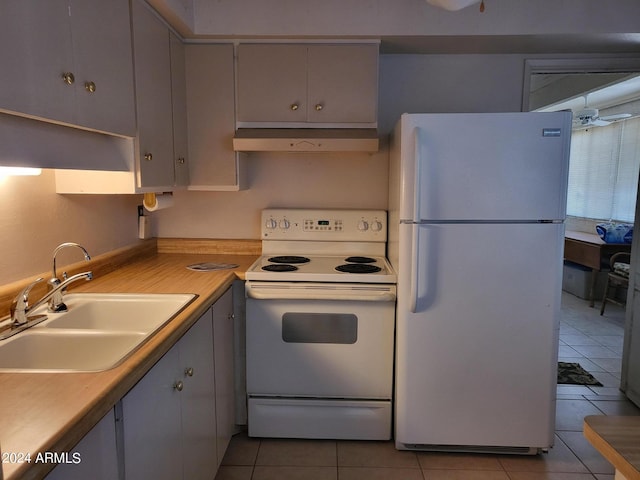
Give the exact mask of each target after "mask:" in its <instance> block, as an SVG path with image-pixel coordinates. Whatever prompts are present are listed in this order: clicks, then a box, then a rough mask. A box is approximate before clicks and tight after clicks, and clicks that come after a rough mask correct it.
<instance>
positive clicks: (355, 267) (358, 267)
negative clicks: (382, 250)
mask: <svg viewBox="0 0 640 480" xmlns="http://www.w3.org/2000/svg"><path fill="white" fill-rule="evenodd" d="M336 270H338V271H339V272H344V273H377V272H379V271H381V270H382V269H381V268H380V267H377V266H375V265H370V264H368V263H347V264H345V265H338V266H337V267H336Z"/></svg>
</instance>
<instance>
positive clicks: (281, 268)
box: [262, 263, 298, 272]
mask: <svg viewBox="0 0 640 480" xmlns="http://www.w3.org/2000/svg"><path fill="white" fill-rule="evenodd" d="M262 270H266V271H267V272H294V271H296V270H298V267H296V266H295V265H287V264H286V263H275V264H273V265H265V266H264V267H262Z"/></svg>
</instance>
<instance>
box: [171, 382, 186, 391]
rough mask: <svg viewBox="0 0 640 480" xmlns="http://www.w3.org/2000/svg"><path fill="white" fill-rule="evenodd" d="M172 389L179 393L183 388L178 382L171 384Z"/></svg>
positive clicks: (182, 384)
mask: <svg viewBox="0 0 640 480" xmlns="http://www.w3.org/2000/svg"><path fill="white" fill-rule="evenodd" d="M173 388H174V389H175V390H177V391H179V392H181V391H182V389H183V388H184V383H182V382H181V381H180V380H178V381H177V382H176V383H174V384H173Z"/></svg>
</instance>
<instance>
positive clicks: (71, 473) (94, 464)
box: [47, 409, 118, 480]
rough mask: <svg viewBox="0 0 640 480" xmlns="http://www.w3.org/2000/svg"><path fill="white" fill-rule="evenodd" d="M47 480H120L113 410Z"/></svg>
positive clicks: (61, 459) (68, 454)
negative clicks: (89, 479)
mask: <svg viewBox="0 0 640 480" xmlns="http://www.w3.org/2000/svg"><path fill="white" fill-rule="evenodd" d="M58 461H62V462H64V463H60V464H59V465H58V466H57V467H56V468H54V469H53V470H52V471H51V473H49V475H47V480H86V479H88V478H91V479H92V480H115V479H117V478H118V454H117V448H116V423H115V417H114V411H113V409H111V411H109V413H107V414H106V415H105V416H104V417H103V418H102V420H100V421H99V422H98V424H97V425H96V426H95V427H93V429H92V430H91V431H90V432H89V433H87V434H86V435H85V436H84V438H83V439H82V440H80V442H79V443H78V444H77V445H76V446H75V447H74V448H73V449H72V450H71V451H70V452H68V453H66V455H65V458H60V459H58Z"/></svg>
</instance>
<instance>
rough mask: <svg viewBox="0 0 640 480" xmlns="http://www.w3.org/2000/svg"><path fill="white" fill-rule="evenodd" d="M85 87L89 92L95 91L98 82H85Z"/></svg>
mask: <svg viewBox="0 0 640 480" xmlns="http://www.w3.org/2000/svg"><path fill="white" fill-rule="evenodd" d="M84 89H85V90H86V91H87V92H89V93H93V92H95V91H96V84H95V83H93V82H84Z"/></svg>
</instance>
